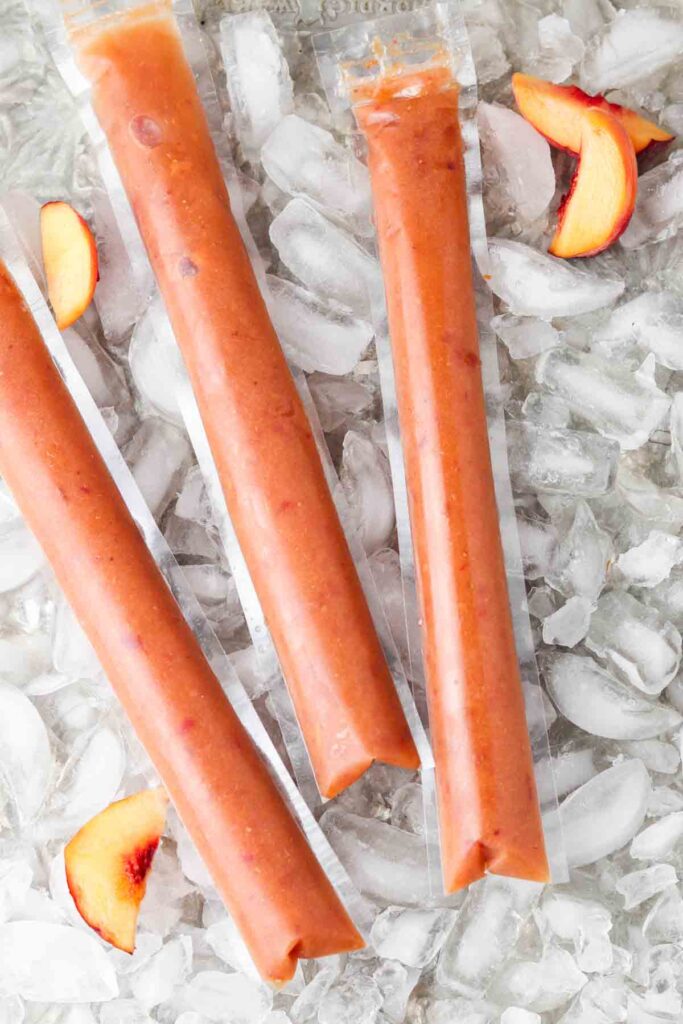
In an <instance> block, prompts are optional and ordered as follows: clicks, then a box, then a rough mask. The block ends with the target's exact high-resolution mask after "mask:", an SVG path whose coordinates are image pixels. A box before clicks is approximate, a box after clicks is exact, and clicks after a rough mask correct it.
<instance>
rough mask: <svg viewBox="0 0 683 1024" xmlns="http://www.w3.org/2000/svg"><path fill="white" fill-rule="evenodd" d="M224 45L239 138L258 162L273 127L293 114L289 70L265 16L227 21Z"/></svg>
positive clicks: (222, 33)
mask: <svg viewBox="0 0 683 1024" xmlns="http://www.w3.org/2000/svg"><path fill="white" fill-rule="evenodd" d="M220 39H221V54H222V56H223V64H224V66H225V73H226V76H227V83H228V93H229V96H230V108H231V110H232V115H233V118H234V122H235V126H236V129H237V135H238V137H239V140H240V142H241V144H242V148H243V149H244V151H245V153H246V154H247V156H248V157H249V158H250V159H251V160H254V159H255V158H256V157H257V156H258V152H259V150H260V148H261V146H262V145H263V143H264V142H265V141H266V139H267V138H268V136H269V135H270V133H271V132H272V130H273V129H274V128H275V126H276V125H277V124H278V123H279V121H280V120H281V119H282V118H283V117H284V116H285V114H289V113H291V112H292V110H293V109H294V93H293V88H292V80H291V78H290V74H289V68H288V67H287V61H286V60H285V57H284V54H283V52H282V49H281V47H280V41H279V39H278V35H277V32H276V31H275V26H274V25H273V22H272V21H271V18H270V15H269V14H267V13H266V11H247V12H245V13H243V14H228V15H226V17H224V18H223V19H222V21H221V25H220Z"/></svg>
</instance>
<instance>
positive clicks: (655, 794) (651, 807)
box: [647, 786, 683, 818]
mask: <svg viewBox="0 0 683 1024" xmlns="http://www.w3.org/2000/svg"><path fill="white" fill-rule="evenodd" d="M680 810H683V794H682V793H679V792H678V791H677V790H675V789H672V788H671V786H654V787H653V789H652V794H651V796H650V800H649V803H648V805H647V813H648V817H650V818H661V817H662V816H663V815H665V814H670V813H671V812H672V811H680Z"/></svg>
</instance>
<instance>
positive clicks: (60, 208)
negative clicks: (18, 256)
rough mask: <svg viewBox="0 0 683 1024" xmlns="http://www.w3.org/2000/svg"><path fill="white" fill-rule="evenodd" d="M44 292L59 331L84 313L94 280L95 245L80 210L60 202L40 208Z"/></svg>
mask: <svg viewBox="0 0 683 1024" xmlns="http://www.w3.org/2000/svg"><path fill="white" fill-rule="evenodd" d="M40 235H41V241H42V246H43V264H44V266H45V276H46V277H47V294H48V297H49V299H50V304H51V305H52V309H53V311H54V314H55V319H56V321H57V326H58V327H59V329H60V330H64V329H65V328H66V327H70V326H71V324H73V323H74V322H75V321H76V320H78V318H79V316H81V314H82V313H84V312H85V310H86V309H87V308H88V306H89V305H90V303H91V301H92V297H93V295H94V293H95V285H96V284H97V280H98V276H99V275H98V261H97V246H96V245H95V239H94V238H93V236H92V232H91V230H90V228H89V227H88V225H87V224H86V222H85V221H84V220H83V218H82V217H81V215H80V213H78V212H77V211H76V210H74V208H73V206H69V204H68V203H64V202H61V201H60V202H53V203H46V204H45V205H44V206H43V207H42V208H41V211H40Z"/></svg>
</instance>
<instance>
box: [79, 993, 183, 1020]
mask: <svg viewBox="0 0 683 1024" xmlns="http://www.w3.org/2000/svg"><path fill="white" fill-rule="evenodd" d="M178 1019H180V1018H178ZM99 1021H100V1024H153V1022H152V1018H151V1017H150V1016H148V1014H146V1013H145V1011H144V1010H143V1009H142V1007H141V1006H138V1004H137V1003H136V1002H135V1000H134V999H112V1001H111V1002H110V1003H105V1004H104V1005H103V1007H102V1009H101V1011H100V1017H99ZM60 1024H62V1022H61V1021H60ZM64 1024H66V1022H64ZM69 1024H70V1022H69ZM73 1024H76V1022H75V1021H74V1022H73ZM176 1024H177V1022H176ZM188 1024H189V1022H188ZM199 1024H202V1022H201V1021H200V1022H199Z"/></svg>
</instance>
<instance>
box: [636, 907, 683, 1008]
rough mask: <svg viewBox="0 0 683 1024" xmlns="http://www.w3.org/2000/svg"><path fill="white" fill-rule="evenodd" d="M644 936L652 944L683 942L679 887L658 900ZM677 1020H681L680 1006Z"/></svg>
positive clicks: (682, 913)
mask: <svg viewBox="0 0 683 1024" xmlns="http://www.w3.org/2000/svg"><path fill="white" fill-rule="evenodd" d="M643 935H644V936H645V938H646V939H647V940H649V941H650V942H652V943H669V942H671V943H676V944H677V945H680V943H681V942H683V899H681V894H680V892H679V891H678V888H677V887H672V888H671V889H667V890H665V892H663V893H662V894H661V896H660V897H659V898H658V899H657V900H656V902H655V905H654V906H653V908H652V910H651V911H650V913H649V914H648V915H647V917H646V918H645V920H644V921H643ZM629 1018H630V1019H631V1020H635V1021H636V1024H651V1022H652V1020H653V1018H652V1016H650V1015H647V1016H646V1017H645V1018H644V1020H643V1018H642V1017H640V1018H635V1017H631V1015H630V1014H629ZM676 1018H677V1019H678V1020H680V1006H679V1007H678V1011H677V1013H676ZM659 1019H660V1020H661V1017H660V1018H659ZM669 1019H670V1018H669ZM655 1020H656V1018H655Z"/></svg>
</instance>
